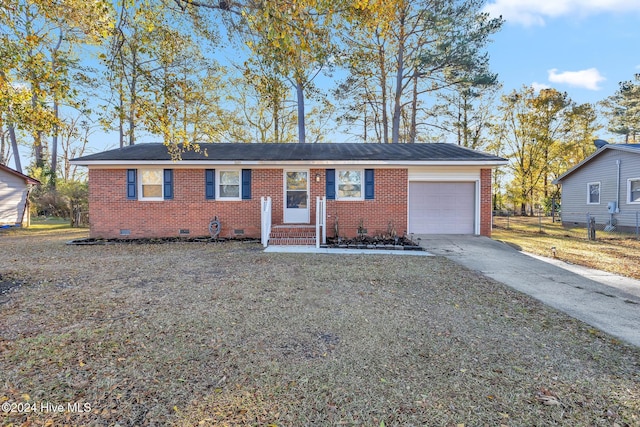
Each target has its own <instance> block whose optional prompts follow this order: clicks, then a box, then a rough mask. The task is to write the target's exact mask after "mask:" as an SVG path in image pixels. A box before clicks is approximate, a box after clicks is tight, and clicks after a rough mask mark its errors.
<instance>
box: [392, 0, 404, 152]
mask: <svg viewBox="0 0 640 427" xmlns="http://www.w3.org/2000/svg"><path fill="white" fill-rule="evenodd" d="M404 21H405V13H404V11H401V12H400V22H399V23H398V26H399V31H400V34H399V35H398V55H397V57H396V61H397V64H396V65H397V66H398V71H397V73H396V87H395V94H394V97H393V116H392V117H391V143H392V144H397V143H399V142H400V119H401V115H402V81H403V77H404V47H405V46H404V42H405V22H404Z"/></svg>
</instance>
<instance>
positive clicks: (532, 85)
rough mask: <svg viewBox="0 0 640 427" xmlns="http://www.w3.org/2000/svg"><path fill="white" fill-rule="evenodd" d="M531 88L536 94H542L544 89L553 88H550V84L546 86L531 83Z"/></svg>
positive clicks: (544, 84)
mask: <svg viewBox="0 0 640 427" xmlns="http://www.w3.org/2000/svg"><path fill="white" fill-rule="evenodd" d="M531 87H532V88H533V90H535V91H536V92H540V91H541V90H542V89H551V86H549V85H548V84H546V83H538V82H533V83H531Z"/></svg>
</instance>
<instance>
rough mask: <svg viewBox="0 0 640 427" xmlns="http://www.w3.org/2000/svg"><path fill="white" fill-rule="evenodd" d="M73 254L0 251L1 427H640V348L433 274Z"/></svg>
mask: <svg viewBox="0 0 640 427" xmlns="http://www.w3.org/2000/svg"><path fill="white" fill-rule="evenodd" d="M68 240H70V239H69V237H68V236H67V235H65V234H64V233H62V232H61V233H59V234H57V235H47V236H29V235H14V236H11V237H9V238H7V239H4V238H3V242H2V244H3V249H5V248H7V250H3V251H2V253H0V265H3V266H5V267H4V271H3V274H6V275H8V276H10V277H13V278H15V279H16V280H23V281H25V284H24V285H23V286H21V287H20V288H19V290H17V291H14V292H12V293H11V294H9V301H8V302H6V303H5V304H3V305H1V306H0V313H1V316H0V366H2V370H1V371H0V387H1V388H0V400H1V401H2V402H3V403H4V404H8V405H9V406H3V408H5V407H6V408H8V409H9V411H5V412H1V413H0V414H1V417H0V420H2V423H3V424H11V423H13V424H16V425H21V424H23V423H27V424H28V423H31V424H30V425H63V424H68V425H95V426H112V425H121V426H134V425H135V426H137V425H178V426H193V425H204V426H222V425H256V426H259V425H278V426H301V425H313V426H334V425H363V426H372V425H375V426H380V425H386V426H392V425H438V426H456V425H460V424H464V425H474V426H475V425H496V426H498V425H506V426H521V425H527V426H548V425H566V426H595V425H603V426H605V425H606V426H614V425H616V424H617V425H619V426H638V425H640V418H639V417H640V415H639V414H640V376H639V375H640V374H639V372H640V351H639V350H638V349H636V348H633V347H630V346H627V345H625V344H623V343H620V342H619V341H617V340H615V339H614V338H612V337H610V336H608V335H606V334H603V333H601V332H599V331H597V330H595V329H593V328H591V327H588V326H587V325H585V324H583V323H581V322H579V321H576V320H574V319H571V318H569V317H567V316H565V315H563V314H561V313H558V312H556V311H554V310H552V309H549V308H547V307H545V306H543V305H541V304H539V303H537V302H536V301H534V300H532V299H531V298H529V297H527V296H525V295H522V294H519V293H517V292H514V291H512V290H511V289H509V288H506V287H504V286H502V285H500V284H498V283H496V282H494V281H491V280H488V279H486V278H485V277H483V276H480V275H478V274H477V273H475V272H472V271H469V270H465V269H463V268H461V267H459V266H457V265H456V264H454V263H452V262H450V261H448V260H446V259H444V258H439V257H401V256H387V255H352V256H350V257H348V258H345V257H340V256H333V255H318V254H316V255H313V254H309V255H306V254H305V255H303V254H281V253H272V254H266V253H264V252H262V250H261V249H262V248H261V247H260V246H259V245H257V244H252V243H241V242H226V243H224V244H219V245H212V244H208V243H189V244H183V243H174V244H165V245H152V244H140V245H102V246H70V245H65V242H66V241H68ZM26 404H34V405H37V409H38V411H31V412H29V413H26V412H25V407H26V406H25V405H26ZM19 405H21V406H19ZM42 405H44V406H42ZM47 405H54V406H47ZM55 405H63V407H64V408H65V409H66V410H65V411H63V412H54V411H52V410H49V409H47V408H55V407H58V406H55ZM68 405H71V406H68ZM14 408H15V411H14V412H11V411H10V410H12V409H14ZM41 408H44V410H40V409H41ZM19 410H21V411H22V412H21V411H19Z"/></svg>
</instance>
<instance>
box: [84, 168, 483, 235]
mask: <svg viewBox="0 0 640 427" xmlns="http://www.w3.org/2000/svg"><path fill="white" fill-rule="evenodd" d="M316 175H317V176H318V178H319V181H316ZM309 180H310V198H309V203H310V208H311V209H310V223H311V224H315V205H316V202H315V201H316V196H323V195H324V194H325V171H324V169H311V170H310V174H309ZM407 186H408V171H407V170H406V169H376V171H375V199H374V200H361V201H341V200H328V201H327V235H328V236H334V235H335V232H334V230H335V223H336V218H337V222H338V226H339V230H340V235H341V236H342V237H354V236H356V234H357V230H358V226H359V225H360V221H361V220H362V225H363V226H364V228H366V229H367V234H368V235H370V236H373V235H376V234H385V233H387V231H388V228H389V227H390V225H392V226H393V228H395V232H396V233H397V234H398V235H399V236H402V235H403V234H404V233H405V232H406V229H407V202H408V199H407ZM283 193H284V181H283V170H282V169H254V170H253V171H252V186H251V194H252V197H253V198H252V199H251V200H241V201H218V200H206V199H205V188H204V169H174V199H173V200H163V201H158V202H148V201H138V200H128V199H127V194H126V169H90V170H89V213H90V216H89V217H90V222H91V237H94V238H115V237H121V236H120V230H121V229H125V230H130V231H131V234H130V235H129V237H131V238H139V237H172V236H178V235H179V230H180V229H188V230H189V236H207V235H209V229H208V226H209V222H210V220H211V219H212V218H213V217H214V216H218V218H219V219H220V221H221V232H220V236H221V237H252V238H259V237H260V198H261V197H262V196H271V198H272V223H273V224H274V225H278V224H282V219H283V207H284V205H283V203H284V194H283ZM480 198H481V200H480V213H481V215H480V217H481V219H480V234H481V235H484V236H491V169H482V170H481V174H480ZM234 230H244V234H243V235H236V234H235V233H234Z"/></svg>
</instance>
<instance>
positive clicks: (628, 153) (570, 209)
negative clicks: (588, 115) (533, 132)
mask: <svg viewBox="0 0 640 427" xmlns="http://www.w3.org/2000/svg"><path fill="white" fill-rule="evenodd" d="M553 182H554V184H560V185H562V205H561V206H562V211H561V216H562V224H563V225H564V226H568V227H570V226H582V227H586V225H587V221H588V218H589V219H591V218H593V219H594V220H595V223H596V226H597V227H598V228H600V229H603V228H607V227H609V228H608V230H617V231H628V232H634V231H635V229H636V226H637V225H640V144H605V145H602V146H600V148H598V150H597V151H596V152H595V153H593V154H592V155H591V156H589V157H587V158H586V159H584V160H583V161H582V162H580V163H578V164H577V165H576V166H574V167H573V168H571V169H569V170H568V171H566V172H565V173H563V174H562V175H560V176H559V177H558V178H557V179H556V180H554V181H553Z"/></svg>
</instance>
